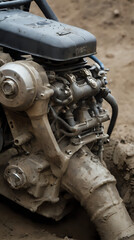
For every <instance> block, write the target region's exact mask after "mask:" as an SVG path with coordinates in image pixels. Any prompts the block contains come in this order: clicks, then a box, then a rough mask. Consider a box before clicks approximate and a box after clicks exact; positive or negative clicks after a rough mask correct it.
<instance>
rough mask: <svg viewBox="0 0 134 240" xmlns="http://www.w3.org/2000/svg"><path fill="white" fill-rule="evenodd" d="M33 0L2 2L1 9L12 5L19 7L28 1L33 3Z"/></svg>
mask: <svg viewBox="0 0 134 240" xmlns="http://www.w3.org/2000/svg"><path fill="white" fill-rule="evenodd" d="M31 2H32V0H14V1H10V2H3V3H0V9H2V8H10V7H18V6H21V5H24V4H27V3H31Z"/></svg>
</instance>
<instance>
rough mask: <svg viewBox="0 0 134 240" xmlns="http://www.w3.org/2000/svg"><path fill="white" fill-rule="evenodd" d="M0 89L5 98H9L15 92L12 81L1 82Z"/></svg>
mask: <svg viewBox="0 0 134 240" xmlns="http://www.w3.org/2000/svg"><path fill="white" fill-rule="evenodd" d="M1 89H2V91H3V93H4V95H5V96H10V95H13V94H15V93H16V92H17V85H16V83H15V82H14V81H13V80H11V79H6V80H5V81H3V82H2V86H1Z"/></svg>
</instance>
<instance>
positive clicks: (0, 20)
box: [0, 9, 96, 61]
mask: <svg viewBox="0 0 134 240" xmlns="http://www.w3.org/2000/svg"><path fill="white" fill-rule="evenodd" d="M0 46H4V47H8V48H11V49H14V50H17V51H20V52H24V53H28V54H31V55H33V56H38V57H42V58H46V59H50V60H54V61H67V60H71V59H75V58H79V57H85V56H89V55H91V54H94V53H96V38H95V37H94V35H92V34H91V33H89V32H88V31H86V30H83V29H80V28H77V27H73V26H70V25H66V24H63V23H60V22H56V21H53V20H49V19H46V18H43V17H39V16H36V15H34V14H32V13H29V12H24V11H22V10H19V9H14V10H2V11H0Z"/></svg>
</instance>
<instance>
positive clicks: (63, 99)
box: [0, 52, 109, 220]
mask: <svg viewBox="0 0 134 240" xmlns="http://www.w3.org/2000/svg"><path fill="white" fill-rule="evenodd" d="M0 64H1V67H0V102H1V143H0V146H1V156H4V154H5V152H7V151H8V155H10V159H7V162H6V161H5V162H4V174H3V172H2V173H1V175H2V176H3V175H4V178H2V179H1V183H2V185H3V187H2V188H1V189H2V190H1V192H2V194H3V195H5V196H6V197H8V198H11V199H12V200H14V201H16V202H17V203H19V204H20V205H22V206H24V207H26V208H28V209H30V210H31V211H37V212H39V213H41V214H42V215H44V216H47V217H52V218H54V219H56V220H58V219H60V218H61V217H63V216H64V215H65V214H66V213H67V212H68V211H69V208H70V207H69V208H68V207H67V205H68V202H71V201H72V197H71V195H70V196H69V194H68V197H66V195H67V193H66V191H65V190H63V189H62V186H61V185H62V184H61V179H62V176H63V175H64V173H65V172H66V169H67V167H68V164H69V161H70V159H71V157H72V156H73V155H74V154H75V153H76V152H78V151H79V149H81V148H82V147H83V146H85V145H86V146H88V148H89V149H90V151H92V153H94V154H95V155H96V156H98V157H99V159H100V161H102V162H103V144H104V142H106V141H107V139H108V135H107V134H105V133H104V129H103V122H105V121H107V120H109V115H108V113H107V111H106V110H105V109H103V108H102V102H103V98H104V96H106V95H108V94H109V91H108V89H107V88H106V83H107V81H106V71H104V70H101V69H100V67H99V66H98V65H92V66H91V65H88V64H87V62H86V61H84V60H81V61H80V62H77V61H75V62H74V63H69V64H68V63H67V64H66V65H65V66H62V65H59V66H58V67H57V66H51V65H49V66H48V64H44V63H43V62H42V63H39V62H38V61H37V60H36V61H35V59H31V57H29V56H25V57H23V60H19V61H14V60H12V58H11V57H10V56H9V54H6V53H3V52H1V55H0ZM53 69H54V70H53ZM9 151H10V154H9ZM0 171H3V169H1V170H0Z"/></svg>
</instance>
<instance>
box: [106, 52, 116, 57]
mask: <svg viewBox="0 0 134 240" xmlns="http://www.w3.org/2000/svg"><path fill="white" fill-rule="evenodd" d="M106 57H107V58H114V54H113V53H106Z"/></svg>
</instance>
